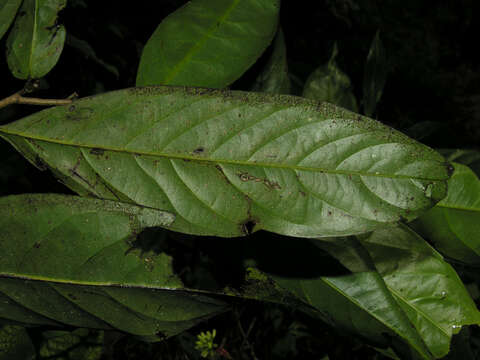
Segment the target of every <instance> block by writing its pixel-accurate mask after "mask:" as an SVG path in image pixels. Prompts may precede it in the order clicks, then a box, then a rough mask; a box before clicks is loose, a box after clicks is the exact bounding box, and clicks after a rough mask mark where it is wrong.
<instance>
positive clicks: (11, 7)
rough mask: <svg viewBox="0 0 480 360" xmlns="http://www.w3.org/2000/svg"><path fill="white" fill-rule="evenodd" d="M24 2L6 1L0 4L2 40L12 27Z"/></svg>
mask: <svg viewBox="0 0 480 360" xmlns="http://www.w3.org/2000/svg"><path fill="white" fill-rule="evenodd" d="M21 3H22V0H5V1H2V2H1V3H0V39H1V38H2V37H3V35H5V33H6V32H7V30H8V28H9V27H10V25H11V23H12V21H13V19H14V18H15V15H16V14H17V11H18V8H19V7H20V4H21Z"/></svg>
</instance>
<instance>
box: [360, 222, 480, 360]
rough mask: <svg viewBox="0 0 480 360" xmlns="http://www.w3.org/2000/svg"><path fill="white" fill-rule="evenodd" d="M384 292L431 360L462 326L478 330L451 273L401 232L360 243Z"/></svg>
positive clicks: (479, 318)
mask: <svg viewBox="0 0 480 360" xmlns="http://www.w3.org/2000/svg"><path fill="white" fill-rule="evenodd" d="M361 242H362V244H363V245H364V247H365V248H366V249H367V251H368V252H369V253H370V255H371V257H372V259H373V261H374V264H375V267H376V268H377V269H378V271H379V273H380V274H381V275H382V277H383V279H384V281H385V283H386V284H387V287H388V289H389V291H390V292H391V293H392V294H393V296H394V297H395V299H396V300H397V302H398V304H399V305H400V306H401V308H402V309H403V311H404V312H405V313H406V314H407V316H408V318H409V319H410V321H411V322H412V324H413V325H414V326H415V328H416V330H417V331H418V333H419V334H420V335H421V337H422V339H423V340H424V341H425V343H426V344H427V346H428V348H429V350H430V351H431V352H432V354H434V356H435V358H441V357H443V356H445V355H446V354H447V353H448V351H449V346H450V341H451V338H452V335H453V334H456V333H458V332H459V331H460V329H461V328H462V326H463V325H472V324H476V325H478V324H480V313H479V312H478V310H477V308H476V306H475V304H474V302H473V300H472V299H471V297H470V295H469V293H468V292H467V290H466V289H465V287H464V285H463V283H462V281H461V280H460V278H459V277H458V275H457V273H456V272H455V270H454V269H453V268H452V267H451V266H450V265H449V264H448V263H447V262H445V261H444V260H443V258H442V256H441V255H440V254H439V253H438V252H437V251H435V249H433V248H432V247H431V246H430V245H429V244H428V243H427V242H426V241H424V240H423V239H422V238H420V237H419V236H418V235H417V234H415V233H414V232H413V231H412V230H410V229H408V228H407V227H406V226H399V227H392V228H390V229H388V230H387V229H382V230H377V231H375V232H374V233H373V234H371V235H369V236H364V237H363V238H362V237H361Z"/></svg>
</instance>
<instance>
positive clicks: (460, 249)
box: [412, 163, 480, 264]
mask: <svg viewBox="0 0 480 360" xmlns="http://www.w3.org/2000/svg"><path fill="white" fill-rule="evenodd" d="M454 167H455V171H454V173H453V175H452V178H451V179H450V180H449V182H448V194H447V197H446V198H445V199H443V200H442V201H441V202H439V203H438V204H437V205H436V206H435V207H434V208H433V209H431V210H430V211H428V212H427V213H426V214H424V215H423V216H421V217H420V218H419V219H418V220H416V221H415V222H414V223H413V224H412V226H413V228H414V229H416V230H417V231H418V232H420V233H421V234H423V235H424V236H425V237H427V238H428V239H430V240H431V241H432V242H433V243H434V244H435V246H436V247H437V248H438V249H439V250H440V251H442V252H443V253H444V254H445V255H447V256H449V257H451V258H454V259H457V260H460V261H463V262H466V263H470V264H480V180H479V179H478V177H477V176H476V175H475V173H474V172H473V171H472V170H470V168H469V167H468V166H465V165H462V164H458V163H454Z"/></svg>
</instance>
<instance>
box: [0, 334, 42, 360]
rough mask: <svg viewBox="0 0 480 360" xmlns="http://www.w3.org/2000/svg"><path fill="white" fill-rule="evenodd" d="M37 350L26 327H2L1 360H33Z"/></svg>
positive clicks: (0, 340) (0, 341)
mask: <svg viewBox="0 0 480 360" xmlns="http://www.w3.org/2000/svg"><path fill="white" fill-rule="evenodd" d="M33 359H35V348H34V347H33V344H32V341H31V340H30V336H28V334H27V331H26V330H25V328H24V327H21V326H16V325H5V326H3V327H0V360H33Z"/></svg>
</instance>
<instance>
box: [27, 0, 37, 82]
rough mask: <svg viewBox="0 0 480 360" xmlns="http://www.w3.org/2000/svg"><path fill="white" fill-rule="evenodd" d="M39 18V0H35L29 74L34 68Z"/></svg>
mask: <svg viewBox="0 0 480 360" xmlns="http://www.w3.org/2000/svg"><path fill="white" fill-rule="evenodd" d="M37 19H38V0H35V9H34V12H33V33H32V44H31V47H30V54H29V57H28V71H29V75H30V76H32V68H33V53H34V51H35V43H36V41H37Z"/></svg>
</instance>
